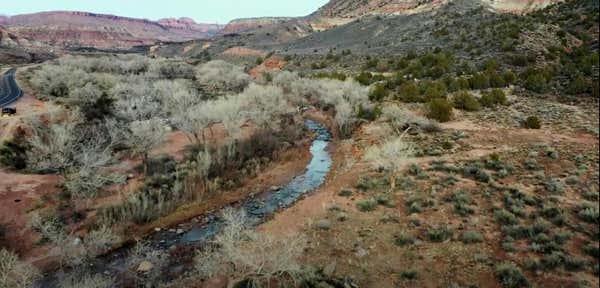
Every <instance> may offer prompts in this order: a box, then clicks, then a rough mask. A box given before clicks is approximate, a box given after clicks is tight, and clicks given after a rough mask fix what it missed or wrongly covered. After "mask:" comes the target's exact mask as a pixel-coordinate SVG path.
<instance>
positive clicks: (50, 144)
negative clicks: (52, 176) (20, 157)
mask: <svg viewBox="0 0 600 288" xmlns="http://www.w3.org/2000/svg"><path fill="white" fill-rule="evenodd" d="M57 114H58V112H50V113H49V116H50V117H49V118H50V119H49V122H50V123H49V124H45V123H44V122H43V121H41V120H40V119H39V118H37V117H35V118H28V119H26V122H28V124H29V126H30V127H31V128H32V131H31V133H32V135H31V137H29V139H28V143H29V145H30V147H31V149H29V151H28V152H27V166H28V167H30V168H31V169H33V170H35V171H40V172H61V173H64V172H65V171H66V170H67V169H68V168H69V167H71V166H72V165H73V161H74V159H73V156H74V154H73V153H74V151H75V147H76V146H77V136H76V135H75V133H74V131H75V129H76V126H77V125H78V124H79V123H80V121H81V117H80V115H79V113H77V112H73V113H71V114H70V115H68V117H67V119H66V120H64V121H62V122H60V123H57V122H55V121H57V119H56V118H58V116H57Z"/></svg>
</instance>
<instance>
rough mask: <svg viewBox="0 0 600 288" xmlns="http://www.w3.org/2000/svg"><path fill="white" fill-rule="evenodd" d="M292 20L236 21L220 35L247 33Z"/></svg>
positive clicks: (227, 26) (260, 19) (276, 18)
mask: <svg viewBox="0 0 600 288" xmlns="http://www.w3.org/2000/svg"><path fill="white" fill-rule="evenodd" d="M290 19H292V18H289V17H261V18H243V19H235V20H232V21H231V22H229V23H228V24H227V25H226V26H225V28H223V30H221V33H220V34H223V35H224V34H233V33H241V32H246V31H249V30H253V29H259V28H263V27H265V26H271V25H276V24H283V23H285V22H286V21H288V20H290Z"/></svg>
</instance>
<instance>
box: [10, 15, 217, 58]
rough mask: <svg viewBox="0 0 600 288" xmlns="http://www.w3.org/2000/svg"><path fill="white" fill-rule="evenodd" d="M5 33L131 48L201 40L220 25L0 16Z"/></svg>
mask: <svg viewBox="0 0 600 288" xmlns="http://www.w3.org/2000/svg"><path fill="white" fill-rule="evenodd" d="M0 23H1V24H2V25H4V26H5V27H6V28H7V30H8V31H9V32H11V33H13V34H15V35H17V36H19V37H21V38H24V39H29V40H35V41H38V42H42V43H46V44H49V45H54V46H59V47H95V48H111V49H112V48H131V47H134V46H138V45H150V44H153V43H155V42H158V41H166V42H180V41H189V40H194V39H205V38H209V37H212V36H213V35H215V34H216V33H218V32H219V31H220V30H221V29H222V28H223V26H222V25H218V24H203V23H196V22H195V21H194V20H192V19H190V18H179V19H176V18H166V19H161V20H159V21H152V20H148V19H138V18H130V17H121V16H115V15H108V14H96V13H89V12H79V11H51V12H40V13H33V14H23V15H15V16H11V17H6V16H3V17H0Z"/></svg>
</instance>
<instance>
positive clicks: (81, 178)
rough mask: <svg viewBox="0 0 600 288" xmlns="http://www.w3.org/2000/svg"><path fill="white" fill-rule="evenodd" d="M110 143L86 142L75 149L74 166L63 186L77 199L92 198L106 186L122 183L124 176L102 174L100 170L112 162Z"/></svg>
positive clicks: (98, 140)
mask: <svg viewBox="0 0 600 288" xmlns="http://www.w3.org/2000/svg"><path fill="white" fill-rule="evenodd" d="M112 147H113V145H112V143H110V144H107V143H102V142H101V140H100V139H97V140H96V141H87V142H86V143H83V144H80V145H79V146H78V147H77V151H75V152H76V155H75V163H76V165H75V166H74V167H72V169H70V171H69V173H68V174H67V175H66V176H65V182H64V186H65V188H66V190H67V191H69V192H70V193H71V195H73V196H77V197H86V198H87V197H94V196H96V193H97V192H98V191H99V190H100V189H101V188H102V187H105V186H106V185H111V184H117V183H123V181H125V176H123V175H118V174H112V173H102V172H101V171H100V169H101V168H103V167H106V166H108V164H109V163H110V161H112V159H113V157H112Z"/></svg>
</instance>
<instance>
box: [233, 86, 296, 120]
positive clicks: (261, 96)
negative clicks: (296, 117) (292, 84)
mask: <svg viewBox="0 0 600 288" xmlns="http://www.w3.org/2000/svg"><path fill="white" fill-rule="evenodd" d="M237 99H238V100H239V101H240V104H241V106H242V107H240V108H241V110H240V113H242V115H243V116H244V117H246V118H247V120H250V121H252V122H254V123H255V124H256V125H258V126H260V127H269V128H274V127H276V125H277V124H278V123H279V119H280V118H281V117H280V116H281V115H283V114H286V113H288V112H291V111H292V110H290V106H289V104H288V102H287V99H286V98H285V96H284V95H283V90H281V88H278V87H274V86H260V85H257V84H250V86H249V87H248V88H247V89H246V90H244V92H242V93H241V94H240V95H238V96H237Z"/></svg>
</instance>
